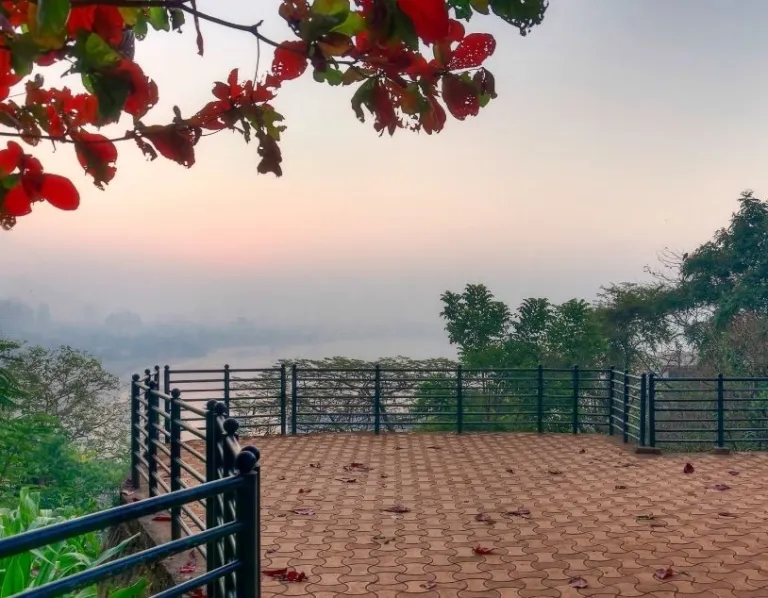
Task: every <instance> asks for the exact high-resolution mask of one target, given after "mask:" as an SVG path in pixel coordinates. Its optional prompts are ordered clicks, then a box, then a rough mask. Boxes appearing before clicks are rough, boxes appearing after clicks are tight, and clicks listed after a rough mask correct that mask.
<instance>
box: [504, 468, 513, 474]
mask: <svg viewBox="0 0 768 598" xmlns="http://www.w3.org/2000/svg"><path fill="white" fill-rule="evenodd" d="M504 471H506V472H507V473H515V470H514V469H512V468H511V467H507V468H506V469H505V470H504Z"/></svg>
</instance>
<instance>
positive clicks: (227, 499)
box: [219, 417, 240, 596]
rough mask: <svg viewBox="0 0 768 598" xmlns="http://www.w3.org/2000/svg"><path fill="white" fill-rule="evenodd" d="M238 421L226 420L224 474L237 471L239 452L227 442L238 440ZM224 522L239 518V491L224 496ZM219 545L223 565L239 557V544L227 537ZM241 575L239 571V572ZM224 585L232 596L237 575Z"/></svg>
mask: <svg viewBox="0 0 768 598" xmlns="http://www.w3.org/2000/svg"><path fill="white" fill-rule="evenodd" d="M239 427H240V426H239V424H238V421H237V420H236V419H233V418H231V417H230V418H227V419H226V420H224V432H225V436H224V437H222V448H223V449H224V451H223V453H224V455H223V456H224V462H223V466H224V476H230V475H234V474H235V472H237V466H236V460H237V454H235V453H233V452H232V451H231V450H230V448H231V446H232V445H231V444H230V443H228V442H227V438H232V439H234V440H235V443H236V442H237V430H238V428H239ZM222 503H223V504H222V507H223V510H222V513H221V515H222V517H221V519H222V523H225V524H226V523H232V522H234V521H235V520H236V519H237V492H236V491H235V492H227V493H226V494H224V495H223V496H222ZM219 546H221V552H223V553H224V562H222V563H219V565H223V564H225V563H231V562H232V561H234V560H235V559H236V558H237V546H236V545H235V546H233V545H232V543H231V542H229V541H228V539H227V538H224V539H222V540H219ZM238 575H239V573H238ZM224 586H225V588H226V590H225V595H226V596H232V594H233V592H235V588H236V586H235V576H234V575H228V576H227V577H226V578H225V579H224Z"/></svg>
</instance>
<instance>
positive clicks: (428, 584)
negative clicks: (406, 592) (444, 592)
mask: <svg viewBox="0 0 768 598" xmlns="http://www.w3.org/2000/svg"><path fill="white" fill-rule="evenodd" d="M421 587H422V588H424V589H425V590H434V589H435V588H436V587H437V584H436V583H435V582H434V581H427V582H425V583H423V584H421Z"/></svg>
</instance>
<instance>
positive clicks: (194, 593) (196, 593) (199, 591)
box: [188, 588, 205, 598]
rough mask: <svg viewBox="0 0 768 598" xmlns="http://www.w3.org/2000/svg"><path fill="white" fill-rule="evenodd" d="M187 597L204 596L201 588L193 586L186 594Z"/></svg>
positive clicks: (197, 597) (201, 597)
mask: <svg viewBox="0 0 768 598" xmlns="http://www.w3.org/2000/svg"><path fill="white" fill-rule="evenodd" d="M188 596H189V598H205V592H203V588H195V589H194V590H192V591H191V592H190V593H189V594H188Z"/></svg>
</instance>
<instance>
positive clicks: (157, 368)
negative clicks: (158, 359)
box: [152, 365, 160, 390]
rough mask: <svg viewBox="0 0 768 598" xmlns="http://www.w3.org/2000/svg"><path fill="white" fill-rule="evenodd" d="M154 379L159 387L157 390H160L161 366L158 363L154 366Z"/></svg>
mask: <svg viewBox="0 0 768 598" xmlns="http://www.w3.org/2000/svg"><path fill="white" fill-rule="evenodd" d="M152 380H153V381H154V383H155V384H157V386H156V387H155V388H157V390H160V366H159V365H156V366H155V367H154V373H153V374H152Z"/></svg>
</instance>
